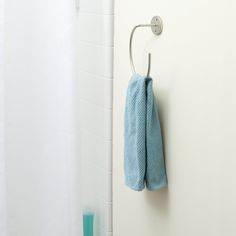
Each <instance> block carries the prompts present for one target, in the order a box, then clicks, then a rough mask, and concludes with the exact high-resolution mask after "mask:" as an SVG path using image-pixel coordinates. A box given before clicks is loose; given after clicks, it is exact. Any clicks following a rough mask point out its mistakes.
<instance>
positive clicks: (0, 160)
mask: <svg viewBox="0 0 236 236" xmlns="http://www.w3.org/2000/svg"><path fill="white" fill-rule="evenodd" d="M4 82H5V81H4V1H3V0H0V236H6V198H5V197H6V196H5V194H6V185H5V182H6V181H5V180H6V178H5V149H4V123H5V122H4V120H5V119H4V87H5V86H4V84H5V83H4Z"/></svg>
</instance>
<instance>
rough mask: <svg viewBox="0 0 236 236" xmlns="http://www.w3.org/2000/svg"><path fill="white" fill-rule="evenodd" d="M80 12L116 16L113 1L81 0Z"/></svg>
mask: <svg viewBox="0 0 236 236" xmlns="http://www.w3.org/2000/svg"><path fill="white" fill-rule="evenodd" d="M79 7H80V11H82V12H83V11H85V12H93V13H99V14H114V1H113V0H80V3H79Z"/></svg>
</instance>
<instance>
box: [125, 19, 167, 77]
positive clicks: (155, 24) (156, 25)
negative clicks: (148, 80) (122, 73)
mask: <svg viewBox="0 0 236 236" xmlns="http://www.w3.org/2000/svg"><path fill="white" fill-rule="evenodd" d="M139 27H151V29H152V32H153V34H155V35H160V34H161V33H162V30H163V24H162V20H161V18H160V17H159V16H154V17H153V18H152V20H151V24H141V25H136V26H134V28H133V29H132V31H131V34H130V40H129V59H130V66H131V69H132V71H133V73H134V74H135V73H136V71H135V67H134V61H133V55H132V41H133V36H134V32H135V30H136V29H137V28H139ZM150 70H151V53H148V70H147V77H149V74H150Z"/></svg>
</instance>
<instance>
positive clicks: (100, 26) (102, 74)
mask: <svg viewBox="0 0 236 236" xmlns="http://www.w3.org/2000/svg"><path fill="white" fill-rule="evenodd" d="M113 21H114V13H113V0H80V1H79V9H78V22H77V23H78V24H77V29H78V31H77V32H78V35H77V40H78V54H77V55H78V57H79V60H78V80H79V83H78V94H79V106H78V107H79V124H80V128H79V129H80V142H81V144H80V145H81V146H80V150H81V153H80V155H81V159H82V168H81V169H82V186H83V187H82V188H83V190H82V195H83V196H82V208H83V210H84V211H94V213H95V221H94V235H95V236H104V235H106V236H111V235H112V86H113Z"/></svg>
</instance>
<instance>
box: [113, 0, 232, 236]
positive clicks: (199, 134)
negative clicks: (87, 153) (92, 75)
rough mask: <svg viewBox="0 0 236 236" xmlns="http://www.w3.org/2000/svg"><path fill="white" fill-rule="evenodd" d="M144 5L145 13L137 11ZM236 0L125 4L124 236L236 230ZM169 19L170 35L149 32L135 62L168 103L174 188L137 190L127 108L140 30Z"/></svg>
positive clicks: (119, 12) (119, 204) (118, 102)
mask: <svg viewBox="0 0 236 236" xmlns="http://www.w3.org/2000/svg"><path fill="white" fill-rule="evenodd" d="M134 8H135V10H134ZM235 9H236V3H235V2H234V1H231V0H226V1H220V0H209V1H205V0H194V1H187V0H180V1H166V0H158V1H156V0H147V1H135V0H130V1H126V0H120V1H116V11H115V14H116V24H115V66H114V68H115V73H114V166H113V167H114V235H115V236H129V235H135V236H143V235H148V236H157V235H162V236H188V235H191V236H197V235H202V236H209V235H214V236H222V235H228V236H233V235H235V234H236V224H235V216H236V189H235V187H234V186H235V178H236V174H235V173H236V172H235V166H236V159H235V156H236V146H235V140H236V124H235V118H236V108H235V107H236V106H235V105H236V95H235V87H236V80H235V78H236V70H235V61H236V44H235V41H236V28H235V27H234V24H235V21H236V15H235ZM157 14H158V15H160V16H161V17H162V18H163V22H164V31H163V34H162V35H161V36H160V37H159V38H156V37H155V36H153V35H152V33H151V32H150V30H149V29H139V31H138V32H137V34H136V35H135V38H134V45H133V47H134V48H133V50H134V59H135V65H136V68H137V70H138V72H139V73H146V72H145V65H146V64H145V63H146V54H147V52H148V51H151V52H152V53H153V62H152V70H151V75H152V77H153V78H154V85H155V88H154V90H155V92H156V94H157V97H158V100H159V107H160V113H161V121H162V127H163V134H164V143H165V156H166V163H167V173H168V180H169V186H168V188H167V189H163V190H161V191H159V192H147V191H143V192H141V193H137V192H134V191H132V190H130V189H128V188H127V187H125V185H124V181H123V175H124V174H123V112H124V102H125V94H126V89H127V84H128V80H129V77H130V75H131V72H130V67H129V60H128V40H129V34H130V31H131V29H132V27H133V26H134V25H136V24H139V23H148V22H149V21H150V19H151V18H152V16H154V15H157Z"/></svg>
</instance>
